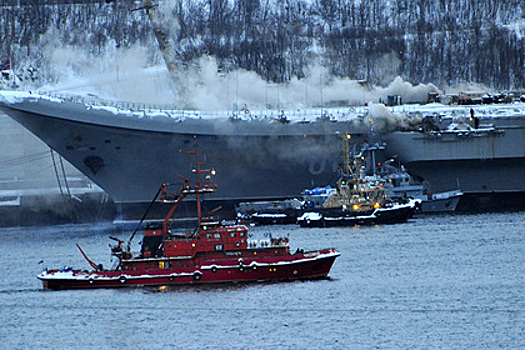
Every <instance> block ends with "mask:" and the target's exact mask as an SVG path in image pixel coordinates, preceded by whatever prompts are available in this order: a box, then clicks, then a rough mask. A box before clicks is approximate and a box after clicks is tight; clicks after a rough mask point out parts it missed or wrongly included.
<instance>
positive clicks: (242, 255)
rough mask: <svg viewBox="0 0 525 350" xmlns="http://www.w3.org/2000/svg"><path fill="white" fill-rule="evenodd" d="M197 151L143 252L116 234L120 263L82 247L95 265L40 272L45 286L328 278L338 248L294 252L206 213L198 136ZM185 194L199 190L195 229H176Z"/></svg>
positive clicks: (208, 186)
mask: <svg viewBox="0 0 525 350" xmlns="http://www.w3.org/2000/svg"><path fill="white" fill-rule="evenodd" d="M194 143H195V145H194V151H190V152H185V153H186V154H191V155H193V156H194V159H195V169H194V170H193V174H194V176H195V184H194V185H192V184H191V183H190V181H189V180H188V179H187V178H184V177H182V176H180V177H181V178H183V179H184V184H183V185H182V187H181V189H180V191H179V193H178V194H176V195H170V194H168V193H167V185H164V184H163V185H162V186H161V188H160V189H159V192H158V194H157V196H156V197H155V200H156V198H157V197H158V196H159V195H160V200H161V202H162V203H168V204H171V205H172V207H171V209H170V211H169V213H168V214H167V216H166V218H165V219H164V221H163V222H162V223H161V224H154V225H150V226H146V229H145V232H144V237H143V240H142V248H141V251H140V253H138V254H133V253H132V252H131V250H130V243H131V240H132V239H133V237H134V235H135V232H136V230H135V232H134V233H133V234H132V236H131V237H130V239H129V241H128V244H127V246H126V245H125V244H124V241H122V240H119V239H117V238H114V237H110V238H112V239H113V240H116V241H117V243H116V244H115V245H113V246H111V245H110V247H111V253H112V255H113V256H115V257H116V258H117V259H118V260H117V264H116V267H115V268H114V269H111V270H104V269H103V267H102V265H97V264H96V263H95V262H93V261H92V260H90V259H89V258H88V257H87V256H86V254H85V253H84V252H83V251H82V249H81V248H80V247H79V246H78V245H77V246H78V248H79V249H80V252H81V253H82V255H83V256H84V257H85V258H86V260H87V261H88V263H89V264H90V265H91V267H92V268H93V269H92V270H73V269H71V268H67V269H55V270H46V271H43V272H42V273H41V274H40V275H38V276H37V277H38V279H40V280H41V281H42V283H43V287H44V289H54V290H57V289H85V288H113V287H128V286H162V285H180V284H204V283H227V282H248V281H281V280H295V279H319V278H326V277H327V276H328V273H329V272H330V269H331V267H332V264H333V263H334V261H335V259H336V258H337V257H338V256H339V255H340V253H339V252H337V251H336V249H335V248H329V249H322V250H315V251H308V252H304V251H303V250H298V251H297V252H295V253H293V254H292V253H291V252H290V247H289V241H288V238H270V239H266V240H261V241H252V240H249V239H248V228H247V227H246V226H245V225H226V224H223V223H221V221H220V220H219V219H218V218H217V217H212V216H202V213H201V196H202V195H205V194H211V193H214V192H215V190H216V189H217V185H215V184H212V182H211V177H210V174H208V175H206V178H205V181H204V182H201V181H200V175H201V174H207V173H210V171H209V170H203V169H201V168H200V167H201V165H203V164H204V163H201V162H199V160H198V155H197V142H196V139H194ZM187 196H196V205H197V227H196V228H195V229H194V230H193V231H191V232H181V233H175V232H174V231H173V230H174V228H173V227H172V224H173V220H172V216H173V214H174V212H175V210H176V209H177V207H178V206H179V204H180V203H181V202H182V200H183V199H184V198H186V197H187Z"/></svg>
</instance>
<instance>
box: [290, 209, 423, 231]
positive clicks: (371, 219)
mask: <svg viewBox="0 0 525 350" xmlns="http://www.w3.org/2000/svg"><path fill="white" fill-rule="evenodd" d="M415 211H416V208H415V207H409V206H404V207H401V208H393V209H384V210H381V211H376V212H374V213H373V214H370V215H363V213H349V212H343V211H341V210H340V211H339V212H340V215H334V214H335V213H334V211H333V210H330V212H328V213H326V215H325V214H323V212H322V211H320V212H318V213H319V214H321V217H320V218H319V219H318V220H312V219H310V220H308V219H306V220H299V221H298V222H299V225H300V226H301V227H336V226H356V225H383V224H399V223H404V222H407V221H408V219H410V218H411V217H412V216H413V215H414V213H415Z"/></svg>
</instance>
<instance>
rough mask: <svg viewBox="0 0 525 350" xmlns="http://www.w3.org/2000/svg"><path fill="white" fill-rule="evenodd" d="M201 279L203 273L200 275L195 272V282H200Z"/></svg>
mask: <svg viewBox="0 0 525 350" xmlns="http://www.w3.org/2000/svg"><path fill="white" fill-rule="evenodd" d="M201 278H202V273H200V272H199V271H197V272H195V273H194V274H193V279H194V280H195V281H198V280H200V279H201Z"/></svg>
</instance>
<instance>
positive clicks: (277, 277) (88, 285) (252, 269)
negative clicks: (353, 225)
mask: <svg viewBox="0 0 525 350" xmlns="http://www.w3.org/2000/svg"><path fill="white" fill-rule="evenodd" d="M339 255H340V254H339V253H338V252H336V251H335V250H334V249H325V250H321V251H313V252H307V253H298V254H293V255H288V256H286V257H273V258H271V259H254V260H251V261H249V260H246V264H245V265H239V264H238V263H237V262H236V260H234V261H230V262H227V261H226V262H222V263H221V262H217V261H214V262H212V263H211V262H210V263H204V264H202V265H199V266H194V267H192V268H171V269H170V268H168V269H151V270H144V271H141V270H129V271H121V270H117V271H107V272H105V271H93V272H87V271H73V270H70V271H56V270H55V271H45V272H43V273H42V274H40V275H39V276H37V277H38V278H39V279H40V280H41V281H42V285H43V287H44V289H52V290H61V289H94V288H123V287H145V286H152V287H153V286H170V285H199V284H216V283H239V282H242V283H245V282H257V281H286V280H298V279H320V278H326V277H327V276H328V273H329V272H330V269H331V267H332V265H333V263H334V261H335V259H336V258H337V257H338V256H339ZM252 256H253V255H252Z"/></svg>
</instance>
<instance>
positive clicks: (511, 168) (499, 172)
mask: <svg viewBox="0 0 525 350" xmlns="http://www.w3.org/2000/svg"><path fill="white" fill-rule="evenodd" d="M491 121H492V122H494V121H495V119H493V120H491ZM524 122H525V119H524V118H513V119H508V120H506V123H507V125H502V126H501V127H497V128H496V132H487V133H485V134H478V135H476V134H461V133H456V134H448V135H447V134H434V135H425V134H423V133H419V132H393V133H390V134H389V135H387V136H386V142H387V148H386V152H387V155H388V156H390V157H393V156H395V157H396V158H397V159H398V160H399V161H400V162H401V163H402V164H403V165H404V166H405V168H406V169H407V171H408V172H409V173H410V175H412V176H414V177H416V178H417V179H419V180H422V181H424V183H425V184H426V186H427V187H428V189H429V190H430V192H432V193H437V192H446V191H452V190H460V191H461V192H463V193H464V195H463V196H462V197H461V199H460V200H459V203H458V205H457V210H460V211H471V210H494V209H523V208H525V199H524V198H525V196H524V194H525V183H524V182H523V179H524V178H525V157H524V154H523V151H524V149H525V144H524V140H525V123H524Z"/></svg>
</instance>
